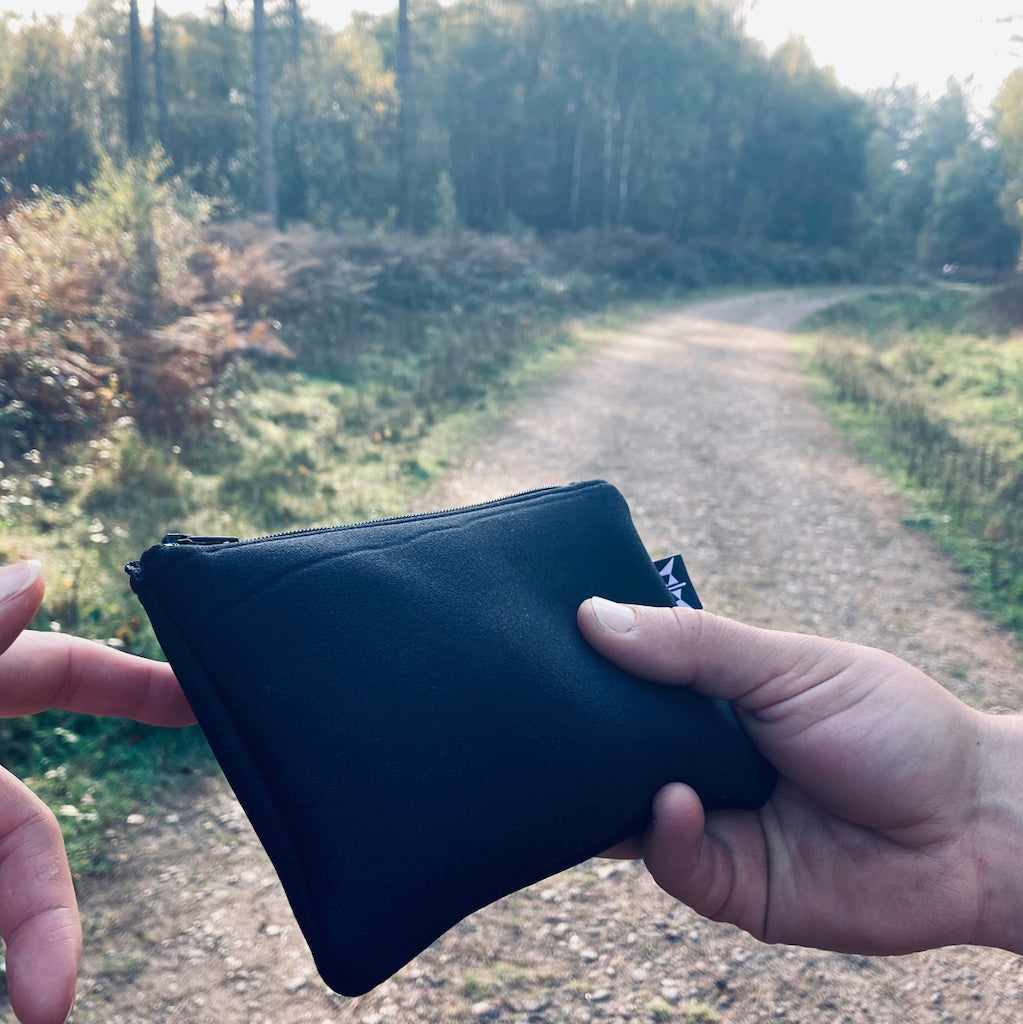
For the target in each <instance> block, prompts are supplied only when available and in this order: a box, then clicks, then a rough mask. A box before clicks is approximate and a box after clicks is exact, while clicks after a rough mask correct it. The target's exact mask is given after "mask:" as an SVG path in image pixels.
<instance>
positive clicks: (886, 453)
mask: <svg viewBox="0 0 1023 1024" xmlns="http://www.w3.org/2000/svg"><path fill="white" fill-rule="evenodd" d="M987 301H988V300H987V299H986V298H978V297H977V296H976V295H972V294H969V293H962V292H944V293H938V294H935V295H926V296H920V295H916V294H906V295H895V296H890V295H889V296H882V297H876V296H875V297H872V298H870V299H867V300H864V302H862V303H849V304H844V305H843V306H842V307H840V308H837V309H834V310H832V311H829V312H828V313H826V314H824V315H823V316H818V317H816V318H814V319H813V320H811V321H810V323H809V324H808V328H809V329H811V330H814V329H816V330H823V331H824V332H825V333H823V334H822V335H821V337H820V339H819V341H818V343H817V345H816V350H815V351H816V354H815V362H816V365H817V366H818V368H819V369H820V371H821V372H822V373H823V375H824V377H825V378H826V380H827V381H828V383H829V386H830V391H831V394H832V396H833V398H834V400H835V402H836V403H838V409H839V412H840V418H841V420H842V422H843V423H845V424H846V425H847V426H848V427H849V428H850V430H852V431H853V433H854V436H856V437H857V438H858V439H859V440H860V441H861V443H862V444H863V445H864V446H865V449H866V450H867V451H869V452H870V454H871V456H872V457H874V458H875V459H877V460H878V461H879V462H880V463H881V464H882V465H883V466H884V467H885V468H886V469H887V470H888V471H889V472H891V473H893V474H894V475H895V476H896V478H897V479H899V480H900V481H901V482H902V483H903V485H904V486H905V487H906V489H907V491H908V492H909V493H910V494H911V495H912V496H913V498H914V500H915V502H916V511H915V512H914V513H913V516H912V521H913V522H915V523H916V524H918V525H920V526H923V527H926V528H928V529H930V530H931V531H933V532H934V534H935V535H936V536H937V537H938V538H939V539H940V540H941V541H942V542H943V543H945V544H947V545H948V546H949V548H950V549H951V550H952V551H953V553H954V554H955V555H956V557H957V558H958V560H959V562H960V564H961V565H962V566H963V568H964V570H965V571H966V572H967V573H968V574H969V577H970V580H971V582H972V583H973V585H974V588H975V591H976V593H977V594H978V597H979V599H980V600H981V602H982V603H983V604H984V605H985V607H986V608H988V610H990V611H991V612H992V613H993V614H995V615H996V616H997V617H998V618H999V619H1000V620H1002V621H1004V622H1006V623H1008V624H1009V625H1011V626H1013V627H1014V628H1015V629H1017V630H1019V631H1021V632H1023V500H1021V499H1023V339H1021V338H1020V336H1019V335H1018V334H1016V335H1010V336H1008V337H998V336H992V335H991V333H990V332H989V331H987V332H984V333H983V334H981V333H969V331H970V329H971V328H973V329H976V328H978V327H980V326H981V325H983V324H984V323H985V321H990V319H991V317H990V315H989V314H988V312H987V311H986V308H985V307H986V305H987Z"/></svg>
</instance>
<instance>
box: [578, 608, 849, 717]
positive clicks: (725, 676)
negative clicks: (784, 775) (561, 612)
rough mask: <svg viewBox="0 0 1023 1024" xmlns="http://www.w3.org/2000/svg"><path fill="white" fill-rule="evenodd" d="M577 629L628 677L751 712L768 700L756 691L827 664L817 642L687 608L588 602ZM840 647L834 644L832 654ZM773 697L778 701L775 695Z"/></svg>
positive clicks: (784, 683)
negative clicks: (679, 688) (685, 689)
mask: <svg viewBox="0 0 1023 1024" xmlns="http://www.w3.org/2000/svg"><path fill="white" fill-rule="evenodd" d="M578 623H579V629H580V631H581V632H582V634H583V636H584V637H585V638H586V640H587V641H588V642H589V643H590V644H591V645H592V646H593V647H594V648H595V649H596V650H598V651H599V652H600V653H601V654H603V655H604V657H605V658H607V659H608V660H610V661H613V662H614V663H615V664H616V665H618V667H619V668H623V669H625V671H626V672H629V673H631V674H632V675H634V676H639V677H640V678H641V679H649V680H651V681H652V682H657V683H673V684H676V685H684V686H691V687H692V688H693V689H694V690H697V691H698V692H700V693H702V694H704V695H705V696H708V697H713V698H715V699H718V700H727V701H732V702H735V703H737V705H738V706H739V707H743V706H744V705H748V709H749V710H755V709H756V706H757V705H760V704H763V703H766V702H767V700H768V697H769V695H768V694H767V693H758V691H759V690H761V689H770V690H772V691H774V690H776V689H778V688H784V687H785V685H786V683H791V682H792V681H794V680H795V679H798V678H799V677H800V676H801V675H803V673H804V671H805V670H806V669H807V668H808V667H809V666H811V665H812V666H816V667H817V668H818V670H819V668H820V667H821V661H822V659H823V660H828V659H827V650H826V649H825V648H824V646H823V645H821V644H820V641H819V638H817V637H811V636H798V635H796V634H792V633H778V632H773V631H771V630H766V629H757V628H756V627H754V626H747V625H745V624H743V623H741V622H734V621H732V620H731V619H723V618H720V617H719V616H717V615H711V614H710V613H709V612H704V611H696V610H694V609H691V608H648V607H645V606H642V605H626V604H615V603H614V602H612V601H607V600H605V599H604V598H602V597H591V598H590V599H589V600H587V601H584V602H583V604H582V605H581V606H580V608H579V613H578ZM840 646H841V645H835V650H834V652H833V653H832V656H834V654H836V653H837V652H838V649H839V647H840ZM843 660H846V659H843ZM765 684H770V685H765ZM775 684H777V686H776V685H775ZM771 696H772V697H773V698H774V699H777V697H778V694H777V693H776V692H775V693H772V695H771ZM743 698H747V700H746V701H745V702H744V700H743Z"/></svg>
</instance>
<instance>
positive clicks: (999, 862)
mask: <svg viewBox="0 0 1023 1024" xmlns="http://www.w3.org/2000/svg"><path fill="white" fill-rule="evenodd" d="M579 625H580V629H581V630H582V632H583V634H584V636H585V637H586V639H587V640H588V641H589V642H590V643H591V644H592V645H593V646H594V647H595V648H596V649H597V650H598V651H600V652H601V653H602V654H603V655H605V656H606V657H607V658H609V659H610V660H611V661H613V662H615V663H616V664H617V665H619V666H620V667H622V668H624V669H625V670H627V671H628V672H630V673H632V674H634V675H636V676H639V677H641V678H644V679H648V680H653V681H656V682H659V683H665V684H669V685H683V686H691V687H693V689H694V690H698V691H699V692H701V693H703V694H706V695H707V696H710V697H714V698H721V699H724V700H728V701H731V702H732V704H733V707H734V708H735V711H736V713H737V715H738V717H739V719H740V721H741V722H742V724H743V726H744V727H745V729H746V731H747V732H748V734H749V736H750V738H751V739H752V740H753V742H754V743H755V744H756V745H757V746H758V747H759V748H760V750H761V751H762V752H763V753H764V755H765V756H766V757H767V758H768V759H769V760H770V761H771V762H772V763H773V764H774V765H775V767H776V768H777V769H778V771H779V774H780V779H779V782H778V785H777V788H776V790H775V792H774V794H773V795H772V796H771V798H770V799H769V800H768V802H767V804H766V805H765V806H764V807H763V808H762V809H760V810H759V811H742V812H735V811H723V812H715V813H712V814H707V815H704V812H703V808H702V807H701V805H700V801H699V799H698V797H697V796H696V794H695V793H694V792H693V790H692V789H690V788H689V787H687V786H684V785H681V784H674V785H671V786H667V787H665V788H664V789H663V790H661V792H660V793H659V794H658V796H657V798H656V801H655V804H654V819H653V823H652V824H651V826H650V828H649V830H648V831H647V833H646V834H645V835H644V836H642V837H637V839H636V840H634V841H632V842H631V843H629V844H626V845H625V846H623V847H619V848H616V851H615V852H617V853H618V854H620V855H633V856H635V855H640V854H641V855H642V856H643V857H644V859H645V861H646V864H647V867H648V868H649V870H650V873H651V874H652V875H653V877H654V879H655V880H656V881H657V882H658V883H659V884H660V885H661V886H662V887H663V888H664V889H666V890H667V891H668V892H669V893H671V894H672V895H673V896H675V897H677V898H678V899H680V900H682V901H683V902H685V903H687V904H689V905H690V906H691V907H693V909H695V910H696V911H697V912H699V913H700V914H703V915H704V916H706V917H709V918H713V919H714V920H718V921H729V922H732V923H734V924H737V925H739V926H740V927H742V928H744V929H746V930H747V931H748V932H750V933H751V934H753V935H754V936H756V937H757V938H759V939H762V940H764V941H766V942H786V943H794V944H799V945H806V946H816V947H820V948H824V949H832V950H838V951H843V952H860V953H875V954H894V953H908V952H912V951H917V950H921V949H927V948H934V947H938V946H943V945H949V944H953V943H977V944H983V945H992V946H1001V947H1003V948H1006V949H1010V950H1014V951H1016V952H1023V861H1021V859H1020V857H1019V853H1018V850H1019V848H1020V844H1021V842H1023V720H1021V719H1020V718H1019V717H1018V716H1009V717H999V716H992V715H986V714H982V713H981V712H978V711H975V710H973V709H971V708H969V707H967V706H966V705H965V704H963V703H962V702H960V701H959V700H957V699H956V698H955V697H953V696H952V695H951V694H950V693H948V691H946V690H945V689H943V688H942V687H941V686H940V685H939V684H938V683H936V682H934V681H933V680H932V679H930V678H929V677H928V676H926V675H924V674H923V673H922V672H919V671H917V670H916V669H914V668H912V667H911V666H909V665H907V664H906V663H905V662H903V661H900V660H899V659H898V658H896V657H894V656H893V655H890V654H886V653H884V652H882V651H877V650H872V649H867V648H862V647H856V646H853V645H849V644H843V643H838V642H835V641H830V640H825V639H822V638H818V637H810V636H797V635H793V634H786V633H774V632H767V631H764V630H759V629H754V628H753V627H750V626H745V625H742V624H740V623H737V622H731V621H728V620H725V619H721V618H718V617H716V616H713V615H709V614H707V613H706V612H696V611H690V610H683V609H663V608H657V609H655V608H643V607H633V606H628V605H613V604H611V603H610V602H607V601H603V600H602V599H600V598H595V599H592V600H591V601H587V602H585V603H584V604H583V606H582V607H581V608H580V611H579Z"/></svg>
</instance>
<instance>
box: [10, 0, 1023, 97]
mask: <svg viewBox="0 0 1023 1024" xmlns="http://www.w3.org/2000/svg"><path fill="white" fill-rule="evenodd" d="M268 2H270V3H272V2H273V0H268ZM413 3H414V0H413ZM78 6H81V4H80V3H78V2H76V0H64V2H61V0H0V9H9V10H15V11H19V12H31V11H32V10H37V11H39V12H41V13H64V14H73V13H74V10H75V8H76V7H78ZM140 6H141V8H142V10H143V17H146V16H147V14H148V8H149V6H150V4H149V2H148V0H142V3H141V4H140ZM160 6H161V9H163V10H166V11H167V12H168V13H176V12H178V11H180V10H187V9H192V10H196V9H198V10H202V9H203V8H204V6H205V2H204V0H160ZM305 6H306V8H307V10H308V11H309V12H310V14H312V16H313V17H315V18H316V19H317V20H319V21H323V22H326V23H327V24H329V25H333V26H335V27H341V26H342V25H343V24H344V23H345V22H346V21H347V20H348V16H349V13H350V12H351V10H352V9H353V8H354V9H357V10H369V11H373V12H376V13H383V12H386V11H390V10H393V9H394V8H395V7H396V6H397V0H306V4H305ZM743 6H744V7H745V10H746V12H747V14H746V26H747V31H748V32H749V34H750V35H752V36H754V37H756V38H758V39H761V40H763V41H764V43H766V45H767V47H768V49H770V50H773V49H774V48H775V47H776V46H778V44H779V43H782V42H784V40H785V39H786V38H787V37H788V36H789V35H790V34H792V33H796V34H798V35H802V36H804V37H805V39H806V41H807V43H808V44H809V46H810V49H811V50H812V52H813V55H814V58H815V59H816V61H817V63H818V64H822V65H828V64H829V65H831V66H832V67H834V69H835V72H836V73H837V75H838V79H839V81H840V82H842V83H843V84H844V85H847V86H849V87H850V88H852V89H856V90H858V91H861V92H862V91H866V90H868V89H872V88H874V87H876V86H882V85H888V84H889V83H890V82H891V81H892V80H893V79H894V78H895V77H896V76H898V78H899V79H900V80H901V81H902V82H916V83H917V84H918V85H919V86H920V88H921V89H922V91H924V92H927V93H930V94H931V95H932V96H938V95H940V94H941V93H942V92H944V90H945V82H946V80H947V79H948V77H949V76H950V75H952V76H954V77H956V78H957V79H959V80H960V81H964V80H965V79H966V78H967V77H968V76H969V75H973V76H974V100H975V105H976V108H977V109H978V111H979V112H981V113H983V112H985V111H986V110H987V108H988V106H989V105H990V103H991V100H992V99H993V98H994V94H995V92H996V91H997V89H998V86H999V84H1000V83H1001V82H1002V80H1003V79H1004V78H1005V76H1006V75H1007V74H1009V72H1010V71H1012V70H1014V69H1015V68H1017V67H1020V66H1023V43H1013V42H1012V36H1013V35H1014V34H1019V35H1023V14H1018V15H1017V20H1016V21H1015V22H1011V23H1009V22H1006V21H1005V19H1006V18H1007V17H1010V16H1011V15H1013V14H1014V13H1016V12H1017V11H1019V8H1016V9H1015V10H1014V5H1013V0H952V2H951V3H937V4H936V3H934V0H743Z"/></svg>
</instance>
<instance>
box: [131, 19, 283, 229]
mask: <svg viewBox="0 0 1023 1024" xmlns="http://www.w3.org/2000/svg"><path fill="white" fill-rule="evenodd" d="M133 2H134V0H133ZM252 73H253V81H254V84H255V94H256V144H257V149H258V152H259V180H260V194H261V198H262V203H263V212H264V213H268V214H269V215H270V219H271V221H272V222H273V223H274V224H279V222H280V210H279V207H278V203H277V163H276V160H275V158H274V140H273V111H272V110H271V108H270V59H269V51H268V47H267V38H266V13H265V11H264V9H263V0H253V3H252Z"/></svg>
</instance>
